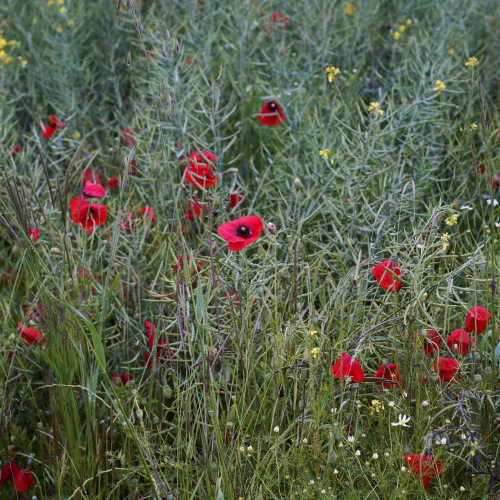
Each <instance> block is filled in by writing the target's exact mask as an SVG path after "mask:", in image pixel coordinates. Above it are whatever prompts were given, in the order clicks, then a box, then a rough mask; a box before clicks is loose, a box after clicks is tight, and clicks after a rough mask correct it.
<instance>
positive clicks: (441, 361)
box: [434, 357, 458, 382]
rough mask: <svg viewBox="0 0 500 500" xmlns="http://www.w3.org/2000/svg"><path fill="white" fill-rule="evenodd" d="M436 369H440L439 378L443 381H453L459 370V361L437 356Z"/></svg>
mask: <svg viewBox="0 0 500 500" xmlns="http://www.w3.org/2000/svg"><path fill="white" fill-rule="evenodd" d="M434 369H435V370H436V371H438V375H439V379H440V380H442V381H443V382H451V380H452V379H453V377H454V376H455V374H456V373H457V372H458V361H457V360H456V359H453V358H441V357H439V358H437V359H436V361H434Z"/></svg>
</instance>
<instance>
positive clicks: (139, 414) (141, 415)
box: [135, 408, 144, 420]
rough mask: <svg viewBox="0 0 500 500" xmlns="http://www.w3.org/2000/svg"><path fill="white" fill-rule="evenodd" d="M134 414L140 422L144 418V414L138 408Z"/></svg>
mask: <svg viewBox="0 0 500 500" xmlns="http://www.w3.org/2000/svg"><path fill="white" fill-rule="evenodd" d="M135 414H136V416H137V418H138V419H139V420H142V419H143V418H144V412H143V411H142V410H141V409H140V408H138V409H137V410H135Z"/></svg>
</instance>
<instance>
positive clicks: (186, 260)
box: [174, 255, 203, 273]
mask: <svg viewBox="0 0 500 500" xmlns="http://www.w3.org/2000/svg"><path fill="white" fill-rule="evenodd" d="M190 261H191V257H190V256H189V255H181V256H180V257H179V263H178V264H175V265H174V269H175V270H176V271H177V270H178V269H183V268H184V267H185V266H189V265H190ZM202 267H203V262H202V261H201V260H199V261H197V262H196V268H197V269H195V271H194V272H198V273H199V272H200V271H201V269H202Z"/></svg>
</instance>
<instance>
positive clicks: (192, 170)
mask: <svg viewBox="0 0 500 500" xmlns="http://www.w3.org/2000/svg"><path fill="white" fill-rule="evenodd" d="M216 161H218V158H217V157H216V156H215V155H214V154H213V153H210V151H203V153H200V152H199V151H194V152H193V153H191V154H190V155H189V160H188V168H187V170H186V177H185V179H186V181H187V182H189V184H192V185H193V186H195V187H197V188H199V187H203V188H207V187H210V186H213V185H215V184H217V183H218V182H219V178H218V177H217V175H216V174H215V175H214V174H213V173H212V170H215V165H214V163H215V162H216Z"/></svg>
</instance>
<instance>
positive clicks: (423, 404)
mask: <svg viewBox="0 0 500 500" xmlns="http://www.w3.org/2000/svg"><path fill="white" fill-rule="evenodd" d="M428 406H429V401H427V400H425V401H422V408H427V407H428Z"/></svg>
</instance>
